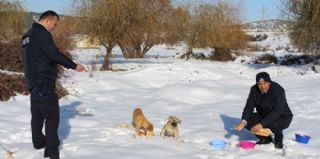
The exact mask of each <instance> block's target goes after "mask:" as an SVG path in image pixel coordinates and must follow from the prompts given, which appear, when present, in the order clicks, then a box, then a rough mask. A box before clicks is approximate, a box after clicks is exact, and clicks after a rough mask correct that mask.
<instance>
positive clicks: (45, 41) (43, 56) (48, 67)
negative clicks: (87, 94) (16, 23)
mask: <svg viewBox="0 0 320 159" xmlns="http://www.w3.org/2000/svg"><path fill="white" fill-rule="evenodd" d="M22 47H23V56H24V73H25V78H26V81H27V86H28V88H29V89H30V90H31V89H32V88H33V87H35V86H36V85H37V84H38V83H39V82H41V81H42V80H50V81H53V82H55V80H56V78H57V64H60V65H63V66H64V67H65V68H70V69H75V68H76V64H75V63H74V62H73V61H72V60H70V59H68V58H67V57H66V56H65V55H64V54H63V53H61V52H60V51H59V50H58V48H57V47H56V45H55V43H54V41H53V39H52V35H51V33H50V32H49V31H48V30H47V29H46V28H45V27H44V26H43V25H41V24H39V23H33V24H32V28H31V29H30V30H29V31H28V32H27V33H25V34H24V36H23V37H22Z"/></svg>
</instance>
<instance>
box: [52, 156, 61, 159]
mask: <svg viewBox="0 0 320 159" xmlns="http://www.w3.org/2000/svg"><path fill="white" fill-rule="evenodd" d="M49 158H50V159H60V157H59V156H51V157H49Z"/></svg>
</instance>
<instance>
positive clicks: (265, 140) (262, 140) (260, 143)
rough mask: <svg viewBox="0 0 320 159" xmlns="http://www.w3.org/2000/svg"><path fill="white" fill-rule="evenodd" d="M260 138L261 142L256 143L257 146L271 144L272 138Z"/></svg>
mask: <svg viewBox="0 0 320 159" xmlns="http://www.w3.org/2000/svg"><path fill="white" fill-rule="evenodd" d="M258 138H259V141H258V142H256V144H257V145H263V144H270V143H271V141H272V138H271V136H268V137H263V136H259V137H258Z"/></svg>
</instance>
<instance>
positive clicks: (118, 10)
mask: <svg viewBox="0 0 320 159" xmlns="http://www.w3.org/2000/svg"><path fill="white" fill-rule="evenodd" d="M78 6H80V7H79V9H78V13H79V15H80V17H81V19H82V22H81V23H82V24H83V25H84V26H85V27H84V28H85V32H86V33H88V34H89V35H90V36H91V37H94V38H97V39H99V41H100V42H101V44H102V45H103V46H104V47H106V49H107V53H106V56H105V59H104V63H103V66H102V68H101V69H102V70H105V69H109V58H110V56H111V54H112V49H113V47H114V46H115V45H116V44H117V45H119V47H120V48H121V50H122V53H123V56H124V57H125V58H142V57H144V55H145V54H146V53H147V52H148V50H149V49H150V48H151V47H152V46H153V45H155V44H157V43H158V42H159V41H160V38H161V24H160V19H161V18H159V16H160V15H161V13H162V12H163V11H164V8H167V7H170V0H95V1H85V0H82V1H81V3H80V5H78Z"/></svg>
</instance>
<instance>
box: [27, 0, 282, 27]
mask: <svg viewBox="0 0 320 159" xmlns="http://www.w3.org/2000/svg"><path fill="white" fill-rule="evenodd" d="M228 1H230V2H232V3H237V4H238V3H239V2H240V1H241V2H242V4H243V6H242V10H243V17H244V21H246V22H249V21H256V20H261V19H277V18H280V9H279V8H280V7H281V2H280V0H228ZM22 2H23V4H24V6H25V8H26V9H27V10H28V11H33V12H39V13H41V12H44V11H46V10H54V11H56V12H58V14H61V13H64V14H65V13H70V9H69V8H71V7H72V5H71V3H72V0H22ZM214 2H215V0H172V3H173V4H174V5H183V4H186V3H190V4H199V3H214Z"/></svg>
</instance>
